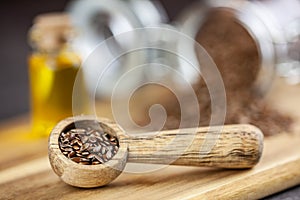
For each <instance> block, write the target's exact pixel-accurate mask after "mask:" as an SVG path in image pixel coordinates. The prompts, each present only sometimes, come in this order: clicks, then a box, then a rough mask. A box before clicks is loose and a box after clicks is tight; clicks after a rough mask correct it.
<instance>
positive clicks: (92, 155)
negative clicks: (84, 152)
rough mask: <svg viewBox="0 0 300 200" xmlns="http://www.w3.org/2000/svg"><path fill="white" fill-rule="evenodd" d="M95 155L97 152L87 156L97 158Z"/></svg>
mask: <svg viewBox="0 0 300 200" xmlns="http://www.w3.org/2000/svg"><path fill="white" fill-rule="evenodd" d="M95 156H96V155H95V154H90V155H88V156H87V158H95Z"/></svg>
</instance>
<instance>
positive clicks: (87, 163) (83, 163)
mask: <svg viewBox="0 0 300 200" xmlns="http://www.w3.org/2000/svg"><path fill="white" fill-rule="evenodd" d="M79 164H81V165H89V164H90V162H88V161H86V162H79Z"/></svg>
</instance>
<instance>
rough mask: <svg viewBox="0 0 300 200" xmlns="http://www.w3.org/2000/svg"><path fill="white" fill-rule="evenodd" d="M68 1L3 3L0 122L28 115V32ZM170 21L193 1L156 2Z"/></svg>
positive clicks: (0, 16)
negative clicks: (38, 18)
mask: <svg viewBox="0 0 300 200" xmlns="http://www.w3.org/2000/svg"><path fill="white" fill-rule="evenodd" d="M69 2H70V1H69V0H52V1H46V0H41V1H36V0H27V1H20V0H3V1H1V6H0V25H1V27H2V30H1V37H0V44H1V47H0V59H1V63H2V66H1V67H0V91H1V93H0V98H1V101H0V102H1V104H0V120H4V119H8V118H11V117H13V116H15V115H18V114H23V113H28V112H29V98H30V97H29V79H28V62H27V60H28V56H29V54H30V52H31V48H30V46H29V44H28V31H29V29H30V27H31V26H32V24H33V19H34V17H35V16H37V15H38V14H42V13H46V12H58V11H64V10H65V7H66V5H67V4H68V3H69ZM160 2H161V4H162V5H163V7H164V9H165V10H166V12H167V15H168V17H169V19H170V20H173V19H175V18H176V16H177V15H178V14H179V13H180V12H181V11H182V10H183V9H184V8H185V7H187V6H188V5H190V4H191V3H193V2H195V0H185V1H172V0H160Z"/></svg>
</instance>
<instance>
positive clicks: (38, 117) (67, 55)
mask: <svg viewBox="0 0 300 200" xmlns="http://www.w3.org/2000/svg"><path fill="white" fill-rule="evenodd" d="M60 18H62V16H57V14H56V15H47V16H46V17H45V16H43V18H42V20H41V19H39V21H38V23H36V24H35V26H33V29H32V31H31V41H32V43H33V46H34V47H35V51H34V52H33V53H32V55H31V56H30V57H29V78H30V89H31V115H32V131H31V134H30V137H33V138H36V137H42V136H48V135H49V134H50V132H51V130H52V128H53V127H54V126H55V125H56V124H57V122H59V121H60V120H62V119H64V118H66V117H70V116H72V115H73V114H72V93H73V87H74V83H75V80H76V78H77V79H78V78H83V76H82V75H79V74H78V73H81V70H79V69H80V68H79V67H80V64H81V59H80V57H79V55H77V53H76V52H74V51H73V50H72V48H71V47H70V45H69V43H68V38H65V37H67V36H68V34H66V30H69V29H70V27H69V26H68V22H66V21H61V20H58V19H60ZM63 18H65V16H63ZM45 19H46V20H45ZM50 22H51V23H50ZM80 82H81V83H82V82H83V81H82V80H81V81H80ZM80 89H81V91H79V92H81V95H79V97H76V98H82V101H78V100H77V102H80V105H79V106H81V107H82V108H81V109H82V112H84V110H85V109H86V107H87V106H86V105H85V103H86V102H84V99H85V97H86V96H87V92H86V90H85V87H84V85H82V87H81V88H80ZM77 92H78V88H77Z"/></svg>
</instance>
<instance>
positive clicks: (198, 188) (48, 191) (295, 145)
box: [0, 81, 300, 199]
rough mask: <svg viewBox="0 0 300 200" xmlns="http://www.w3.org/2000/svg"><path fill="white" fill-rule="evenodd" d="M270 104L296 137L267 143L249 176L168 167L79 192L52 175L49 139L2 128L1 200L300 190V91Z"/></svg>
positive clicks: (245, 195)
mask: <svg viewBox="0 0 300 200" xmlns="http://www.w3.org/2000/svg"><path fill="white" fill-rule="evenodd" d="M267 98H268V101H269V102H270V104H273V105H274V106H276V107H277V108H278V109H279V110H282V111H284V112H286V113H289V114H291V115H293V116H294V117H295V119H296V121H297V122H296V123H295V127H294V131H293V133H282V134H279V135H276V136H272V137H269V138H266V139H265V142H264V143H265V148H264V152H263V156H262V159H261V162H260V163H259V164H258V165H257V166H256V167H255V168H253V169H250V170H222V169H210V168H197V167H178V166H167V167H164V168H162V169H160V170H158V171H154V172H149V173H143V174H132V173H124V174H122V175H121V176H120V177H119V178H117V179H116V180H115V181H113V182H112V183H111V184H110V185H108V186H105V187H101V188H94V189H80V188H75V187H71V186H69V185H66V184H65V183H63V182H62V181H61V180H60V179H59V178H58V177H57V176H56V175H55V174H54V172H53V171H52V170H51V167H50V164H49V162H48V158H47V139H41V140H34V141H33V140H26V139H24V137H22V136H24V135H25V134H26V132H28V131H29V130H30V126H29V124H30V123H29V121H28V119H27V117H20V118H16V119H13V120H10V121H8V122H5V123H2V124H1V125H0V152H1V153H0V199H119V198H124V199H215V198H222V199H257V198H261V197H264V196H267V195H270V194H273V193H275V192H278V191H282V190H284V189H286V188H289V187H292V186H294V185H297V184H300V170H299V167H300V145H299V144H300V132H299V130H300V106H298V104H299V102H300V87H299V86H287V85H286V84H284V82H282V81H278V82H277V83H276V84H275V87H274V89H273V90H272V91H271V93H270V95H269V96H268V97H267Z"/></svg>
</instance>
